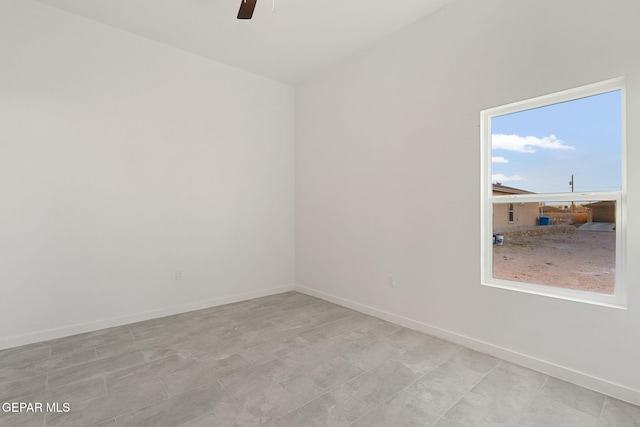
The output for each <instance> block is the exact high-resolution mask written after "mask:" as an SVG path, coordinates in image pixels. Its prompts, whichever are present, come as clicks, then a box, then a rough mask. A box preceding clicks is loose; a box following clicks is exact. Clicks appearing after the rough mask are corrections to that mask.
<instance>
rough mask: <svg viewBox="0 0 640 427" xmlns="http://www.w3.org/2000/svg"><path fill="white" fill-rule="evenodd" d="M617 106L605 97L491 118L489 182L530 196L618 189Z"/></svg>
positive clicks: (611, 96) (617, 98)
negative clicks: (530, 194)
mask: <svg viewBox="0 0 640 427" xmlns="http://www.w3.org/2000/svg"><path fill="white" fill-rule="evenodd" d="M621 105H622V102H621V93H620V91H614V92H608V93H604V94H601V95H594V96H590V97H587V98H581V99H578V100H575V101H569V102H563V103H560V104H555V105H550V106H547V107H541V108H535V109H532V110H526V111H521V112H518V113H513V114H507V115H504V116H498V117H493V118H492V119H491V133H492V150H491V155H492V182H501V183H502V184H504V185H508V186H510V187H516V188H521V189H523V190H528V191H533V192H535V193H561V192H571V187H570V186H569V181H570V180H571V175H574V185H575V191H576V192H581V191H607V190H618V189H620V185H621V176H622V173H621V164H622V162H621V151H622V129H621V115H622V107H621Z"/></svg>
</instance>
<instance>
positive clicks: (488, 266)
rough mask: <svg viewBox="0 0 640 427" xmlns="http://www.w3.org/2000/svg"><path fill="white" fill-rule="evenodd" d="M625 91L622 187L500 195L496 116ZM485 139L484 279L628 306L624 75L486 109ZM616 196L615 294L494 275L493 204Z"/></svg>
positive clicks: (482, 114)
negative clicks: (495, 184) (494, 176)
mask: <svg viewBox="0 0 640 427" xmlns="http://www.w3.org/2000/svg"><path fill="white" fill-rule="evenodd" d="M618 90H619V91H620V95H621V103H622V106H621V107H622V109H621V113H622V147H621V154H622V165H621V172H622V177H621V188H620V190H619V191H602V192H600V191H593V192H575V193H546V194H513V195H500V196H494V195H493V191H492V180H491V171H492V163H491V155H492V153H491V119H492V118H493V117H497V116H502V115H505V114H510V113H516V112H519V111H524V110H530V109H533V108H539V107H544V106H548V105H553V104H558V103H561V102H566V101H573V100H576V99H581V98H585V97H588V96H593V95H600V94H603V93H607V92H613V91H618ZM480 134H481V136H480V141H481V144H482V146H481V158H482V160H481V161H482V163H481V173H482V176H481V180H480V181H481V186H482V187H481V196H482V197H481V203H480V205H481V213H480V217H481V224H482V233H481V237H480V240H481V245H482V248H481V249H482V250H481V254H482V257H481V258H482V261H481V268H480V270H481V275H482V276H481V284H482V285H483V286H490V287H494V288H501V289H509V290H514V291H520V292H525V293H529V294H535V295H542V296H547V297H553V298H560V299H565V300H570V301H577V302H584V303H588V304H596V305H601V306H607V307H615V308H623V309H626V307H627V280H626V259H627V252H626V233H627V219H626V217H627V215H626V195H627V149H626V147H627V143H626V141H627V138H626V90H625V82H624V78H617V79H612V80H607V81H604V82H600V83H595V84H591V85H587V86H582V87H578V88H575V89H569V90H565V91H562V92H557V93H553V94H550V95H545V96H540V97H537V98H532V99H528V100H524V101H520V102H514V103H512V104H508V105H503V106H499V107H495V108H489V109H487V110H483V111H481V112H480ZM601 200H613V201H615V202H616V230H615V233H616V261H615V267H616V273H615V286H614V293H613V295H606V294H598V293H595V292H588V291H580V290H574V289H566V288H560V287H554V286H545V285H536V284H531V283H524V282H516V281H512V280H505V279H498V278H494V277H493V204H494V203H514V204H515V203H521V202H525V203H526V202H554V201H556V202H561V201H562V202H578V201H601Z"/></svg>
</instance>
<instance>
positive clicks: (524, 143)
mask: <svg viewBox="0 0 640 427" xmlns="http://www.w3.org/2000/svg"><path fill="white" fill-rule="evenodd" d="M491 148H492V149H494V150H496V149H502V150H508V151H517V152H518V153H535V152H536V149H537V148H541V149H543V150H575V147H572V146H570V145H567V144H565V143H564V141H562V140H561V139H558V138H556V136H555V135H549V136H545V137H544V138H538V137H535V136H520V135H503V134H501V133H499V134H495V135H491Z"/></svg>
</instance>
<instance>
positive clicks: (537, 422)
mask: <svg viewBox="0 0 640 427" xmlns="http://www.w3.org/2000/svg"><path fill="white" fill-rule="evenodd" d="M2 402H32V403H34V402H43V404H46V403H47V402H48V403H51V402H54V403H55V402H57V403H59V404H60V407H61V408H62V404H63V403H68V404H69V405H70V411H69V412H64V411H63V410H62V411H59V412H50V413H22V414H20V413H17V414H7V413H4V412H2V411H0V425H2V426H5V427H11V426H20V427H29V426H73V427H79V426H101V427H126V426H153V427H161V426H190V427H194V426H207V427H209V426H216V427H222V426H263V425H268V426H270V427H276V426H291V427H301V426H323V427H324V426H330V427H334V426H354V427H356V426H357V427H372V426H393V427H396V426H438V427H444V426H498V425H500V426H545V427H549V426H580V427H587V426H616V427H622V426H640V408H639V407H637V406H633V405H630V404H627V403H624V402H621V401H619V400H616V399H613V398H611V397H607V396H605V395H602V394H600V393H596V392H594V391H591V390H587V389H584V388H581V387H578V386H576V385H572V384H569V383H566V382H564V381H560V380H558V379H555V378H552V377H549V376H547V375H544V374H541V373H539V372H535V371H532V370H529V369H526V368H523V367H521V366H517V365H514V364H512V363H508V362H506V361H503V360H499V359H495V358H493V357H490V356H487V355H485V354H481V353H478V352H475V351H472V350H469V349H467V348H463V347H461V346H458V345H456V344H452V343H449V342H446V341H443V340H440V339H438V338H435V337H431V336H429V335H425V334H422V333H419V332H415V331H413V330H410V329H406V328H403V327H400V326H397V325H394V324H392V323H389V322H385V321H382V320H380V319H377V318H375V317H371V316H366V315H364V314H361V313H358V312H355V311H353V310H349V309H346V308H343V307H340V306H337V305H335V304H331V303H329V302H326V301H323V300H320V299H317V298H313V297H310V296H307V295H303V294H300V293H297V292H287V293H284V294H279V295H273V296H269V297H264V298H258V299H254V300H250V301H244V302H240V303H236V304H230V305H225V306H221V307H215V308H211V309H206V310H200V311H195V312H191V313H185V314H180V315H176V316H170V317H165V318H161V319H155V320H149V321H146V322H140V323H135V324H131V325H126V326H122V327H117V328H111V329H105V330H100V331H96V332H91V333H87V334H82V335H76V336H72V337H67V338H62V339H57V340H52V341H47V342H42V343H37V344H31V345H27V346H23V347H18V348H13V349H8V350H3V351H0V403H2ZM45 412H46V411H45Z"/></svg>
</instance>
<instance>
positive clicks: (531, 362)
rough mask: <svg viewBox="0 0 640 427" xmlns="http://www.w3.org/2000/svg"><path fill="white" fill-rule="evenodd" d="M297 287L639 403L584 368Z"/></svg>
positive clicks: (634, 393) (638, 395)
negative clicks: (540, 357) (576, 368)
mask: <svg viewBox="0 0 640 427" xmlns="http://www.w3.org/2000/svg"><path fill="white" fill-rule="evenodd" d="M295 290H296V291H298V292H301V293H303V294H307V295H311V296H314V297H318V298H321V299H323V300H326V301H329V302H333V303H335V304H338V305H341V306H343V307H347V308H351V309H353V310H356V311H359V312H361V313H364V314H368V315H370V316H375V317H378V318H380V319H382V320H386V321H389V322H393V323H395V324H397V325H400V326H404V327H407V328H410V329H414V330H416V331H420V332H424V333H426V334H429V335H433V336H436V337H438V338H442V339H444V340H447V341H450V342H453V343H456V344H459V345H462V346H465V347H468V348H470V349H472V350H476V351H479V352H482V353H485V354H489V355H491V356H494V357H497V358H500V359H503V360H506V361H508V362H512V363H516V364H518V365H521V366H525V367H527V368H530V369H533V370H536V371H539V372H543V373H545V374H547V375H550V376H552V377H556V378H559V379H561V380H564V381H568V382H571V383H573V384H577V385H580V386H582V387H585V388H588V389H591V390H594V391H597V392H600V393H603V394H606V395H608V396H612V397H615V398H617V399H620V400H624V401H626V402H629V403H632V404H634V405H640V390H636V389H633V388H630V387H626V386H623V385H620V384H616V383H614V382H611V381H608V380H605V379H602V378H598V377H595V376H592V375H589V374H587V373H584V372H580V371H576V370H574V369H571V368H568V367H565V366H560V365H557V364H555V363H552V362H547V361H544V360H541V359H537V358H535V357H532V356H528V355H526V354H523V353H519V352H517V351H513V350H509V349H507V348H504V347H500V346H497V345H493V344H491V343H488V342H485V341H480V340H477V339H474V338H471V337H468V336H465V335H460V334H457V333H455V332H451V331H448V330H446V329H441V328H438V327H435V326H431V325H428V324H426V323H422V322H418V321H416V320H412V319H409V318H407V317H404V316H399V315H397V314H393V313H389V312H386V311H384V310H380V309H377V308H374V307H370V306H367V305H364V304H360V303H357V302H355V301H351V300H348V299H346V298H342V297H338V296H335V295H331V294H327V293H325V292H322V291H318V290H316V289H311V288H307V287H305V286H300V285H295Z"/></svg>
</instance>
